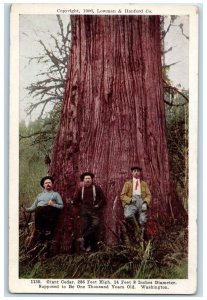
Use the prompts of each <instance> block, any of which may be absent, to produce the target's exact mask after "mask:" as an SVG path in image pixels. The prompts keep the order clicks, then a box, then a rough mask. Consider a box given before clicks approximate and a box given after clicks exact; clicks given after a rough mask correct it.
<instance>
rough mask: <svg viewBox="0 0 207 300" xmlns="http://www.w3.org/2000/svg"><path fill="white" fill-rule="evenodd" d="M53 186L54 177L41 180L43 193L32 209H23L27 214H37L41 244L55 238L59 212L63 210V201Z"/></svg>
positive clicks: (39, 195)
mask: <svg viewBox="0 0 207 300" xmlns="http://www.w3.org/2000/svg"><path fill="white" fill-rule="evenodd" d="M53 184H54V179H53V177H51V176H45V177H43V178H42V179H41V180H40V185H41V187H42V188H43V191H42V192H41V193H40V194H38V195H37V197H36V199H35V201H34V203H33V204H32V205H31V207H29V208H23V210H24V211H26V212H30V213H32V212H34V213H35V229H36V239H37V241H39V242H44V241H45V240H49V239H52V238H53V234H54V230H55V227H56V224H57V220H58V215H59V212H60V210H61V209H63V200H62V198H61V196H60V194H59V193H58V192H55V191H54V190H53Z"/></svg>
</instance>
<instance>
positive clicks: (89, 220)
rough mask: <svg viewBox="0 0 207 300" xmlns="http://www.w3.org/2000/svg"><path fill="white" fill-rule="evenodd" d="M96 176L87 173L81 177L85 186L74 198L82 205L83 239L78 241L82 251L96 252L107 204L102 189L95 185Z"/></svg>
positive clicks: (76, 202)
mask: <svg viewBox="0 0 207 300" xmlns="http://www.w3.org/2000/svg"><path fill="white" fill-rule="evenodd" d="M93 178H94V174H92V173H90V172H85V173H83V174H82V175H81V176H80V179H81V181H83V186H82V187H80V188H79V189H78V192H77V194H76V196H75V198H74V202H75V204H80V205H81V217H82V224H83V228H82V237H81V238H80V239H78V240H79V241H80V243H81V248H82V250H86V251H87V252H88V251H91V250H96V248H97V241H98V235H99V229H100V223H101V213H102V209H103V206H104V204H105V196H104V193H103V191H102V189H101V188H100V187H99V186H97V185H95V184H94V183H93Z"/></svg>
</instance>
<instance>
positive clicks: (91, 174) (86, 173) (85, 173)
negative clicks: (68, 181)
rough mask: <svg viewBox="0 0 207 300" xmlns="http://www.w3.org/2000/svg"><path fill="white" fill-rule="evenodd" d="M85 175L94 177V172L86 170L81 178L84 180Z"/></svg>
mask: <svg viewBox="0 0 207 300" xmlns="http://www.w3.org/2000/svg"><path fill="white" fill-rule="evenodd" d="M85 176H90V177H91V178H92V179H93V178H94V174H93V173H91V172H84V173H83V174H81V176H80V179H81V180H83V179H84V177H85Z"/></svg>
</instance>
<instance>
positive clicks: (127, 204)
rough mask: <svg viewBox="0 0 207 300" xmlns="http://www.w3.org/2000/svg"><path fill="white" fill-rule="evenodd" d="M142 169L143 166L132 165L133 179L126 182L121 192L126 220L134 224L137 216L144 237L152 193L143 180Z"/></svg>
mask: <svg viewBox="0 0 207 300" xmlns="http://www.w3.org/2000/svg"><path fill="white" fill-rule="evenodd" d="M141 171H142V168H141V167H138V166H133V167H131V172H132V179H131V180H129V181H126V182H125V184H124V186H123V189H122V192H121V201H122V205H123V207H124V217H125V220H126V221H127V223H128V224H132V223H133V221H134V218H135V220H137V221H138V223H139V224H140V226H141V236H142V237H143V236H144V227H145V224H146V222H147V209H148V206H149V204H150V201H151V193H150V190H149V187H148V185H147V183H146V182H145V181H143V180H141ZM134 225H135V224H134Z"/></svg>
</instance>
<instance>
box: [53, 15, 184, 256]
mask: <svg viewBox="0 0 207 300" xmlns="http://www.w3.org/2000/svg"><path fill="white" fill-rule="evenodd" d="M71 22H72V45H71V54H70V58H69V63H68V73H67V78H66V84H65V95H64V100H63V108H62V114H61V120H60V126H59V131H58V133H57V137H56V140H55V144H54V149H53V158H52V164H51V168H50V174H51V175H53V176H54V177H55V179H56V190H58V191H59V192H60V194H61V195H62V197H63V199H64V202H65V204H66V208H65V210H64V211H63V213H62V218H61V222H60V224H59V227H58V230H59V237H62V239H60V240H59V243H60V245H61V249H62V250H64V249H65V250H66V251H67V249H66V248H67V246H66V245H65V244H64V243H65V241H68V242H69V241H70V240H71V234H72V231H73V230H72V227H71V222H72V221H74V219H75V224H77V222H76V217H77V216H76V214H77V211H73V212H72V213H71V210H72V206H70V205H69V204H67V203H68V202H69V201H68V200H70V199H72V198H73V195H74V192H75V190H76V188H77V185H78V182H79V175H80V174H81V173H82V172H84V171H91V172H93V173H94V174H95V179H96V182H97V184H99V185H100V186H101V187H102V189H103V190H104V192H105V195H106V198H107V206H106V208H105V212H104V224H105V241H107V243H108V244H114V243H116V242H117V236H118V235H119V226H120V219H121V216H122V207H121V202H120V191H121V189H122V186H123V183H124V181H125V180H126V179H129V178H130V177H131V175H130V167H131V166H132V165H134V164H138V165H140V166H141V167H142V168H143V179H144V180H145V181H147V183H148V184H149V187H150V190H151V192H152V204H151V208H150V219H151V218H152V217H153V219H154V220H157V221H158V222H159V223H161V222H165V220H166V219H169V218H180V217H182V216H184V215H185V211H184V209H183V207H182V204H181V201H180V200H179V199H178V198H177V196H176V194H175V188H174V187H173V186H172V184H171V180H170V173H169V161H168V150H167V143H166V124H165V110H164V101H163V83H162V68H161V44H160V17H159V16H121V15H120V16H86V15H85V16H83V15H82V16H72V17H71ZM69 244H70V243H69ZM68 247H70V245H69V246H68ZM62 250H60V251H62Z"/></svg>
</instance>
